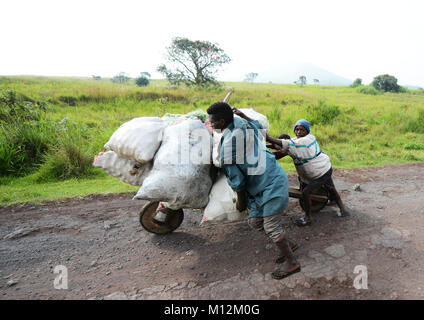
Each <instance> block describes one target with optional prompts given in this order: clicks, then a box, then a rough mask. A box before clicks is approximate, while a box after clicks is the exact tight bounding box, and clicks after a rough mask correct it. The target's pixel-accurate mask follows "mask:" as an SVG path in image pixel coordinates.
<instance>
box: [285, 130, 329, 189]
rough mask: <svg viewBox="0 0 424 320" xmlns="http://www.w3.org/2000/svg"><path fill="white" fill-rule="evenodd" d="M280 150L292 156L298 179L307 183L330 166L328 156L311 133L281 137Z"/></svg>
mask: <svg viewBox="0 0 424 320" xmlns="http://www.w3.org/2000/svg"><path fill="white" fill-rule="evenodd" d="M281 143H282V151H283V152H287V154H288V155H289V156H291V157H292V158H293V162H294V165H295V166H296V171H297V174H298V175H299V177H300V179H301V180H302V181H303V182H305V183H308V182H310V181H311V180H315V179H318V178H320V177H322V176H323V175H324V174H325V173H326V172H327V171H328V170H330V168H331V162H330V158H329V157H328V156H327V155H326V154H325V153H323V152H321V149H320V147H319V145H318V142H317V140H316V138H315V136H313V135H312V134H308V135H306V136H304V137H301V138H294V139H288V140H286V139H282V140H281Z"/></svg>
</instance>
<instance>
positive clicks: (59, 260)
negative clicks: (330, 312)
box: [0, 164, 424, 300]
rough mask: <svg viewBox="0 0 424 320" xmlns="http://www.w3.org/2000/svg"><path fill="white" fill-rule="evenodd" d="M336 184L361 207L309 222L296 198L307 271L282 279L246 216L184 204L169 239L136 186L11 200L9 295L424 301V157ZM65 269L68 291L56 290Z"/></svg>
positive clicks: (2, 261)
mask: <svg viewBox="0 0 424 320" xmlns="http://www.w3.org/2000/svg"><path fill="white" fill-rule="evenodd" d="M334 181H335V184H336V187H337V189H338V190H339V192H340V193H341V195H342V199H343V200H344V201H345V203H346V204H347V205H348V206H349V207H350V208H351V209H352V210H353V211H354V212H353V214H352V215H351V216H350V217H346V218H339V217H337V212H338V210H337V207H335V206H327V207H326V208H324V209H323V210H322V211H321V212H319V213H316V214H314V218H315V220H314V223H313V224H312V225H311V226H307V227H303V228H299V227H297V226H294V225H293V223H292V220H293V219H295V218H297V217H299V216H301V215H302V212H301V209H300V207H299V205H298V202H297V200H296V199H290V204H289V208H288V210H287V211H286V215H285V216H284V217H283V224H284V225H285V227H286V230H287V231H288V233H289V236H290V237H291V238H293V239H295V240H296V241H297V242H298V243H299V244H300V248H299V249H298V250H297V251H296V256H297V258H298V259H299V261H300V263H301V265H302V271H301V272H300V273H297V274H295V275H293V276H291V277H288V278H286V279H283V280H274V279H272V278H271V275H270V273H271V272H272V271H273V269H274V268H275V267H276V266H277V265H276V264H275V263H274V259H275V257H276V255H277V252H276V249H275V247H274V245H273V244H272V243H271V241H269V240H268V239H267V238H266V237H264V236H263V235H261V234H259V233H257V232H255V231H254V230H252V229H250V227H249V226H248V225H247V223H246V221H241V222H233V223H210V224H208V223H205V224H203V225H201V226H200V225H199V223H200V221H201V218H202V213H201V212H200V211H199V210H184V213H185V219H184V221H183V224H182V225H181V226H180V227H179V228H178V229H177V230H176V231H174V232H173V233H171V234H168V235H163V236H158V235H154V234H151V233H148V232H147V231H145V230H144V229H143V228H142V227H141V225H140V224H139V221H138V213H139V211H140V209H141V208H142V206H143V204H144V203H145V202H143V201H139V200H131V198H132V196H133V194H121V195H108V196H92V197H89V198H80V199H70V200H65V201H58V202H50V203H45V204H43V205H31V204H26V205H21V206H15V207H6V208H0V299H143V300H144V299H423V298H424V273H423V266H424V255H423V251H424V196H423V185H424V164H414V165H397V166H387V167H383V168H371V169H361V170H351V171H340V170H336V171H335V173H334ZM290 185H291V186H296V185H297V181H296V177H295V176H291V177H290ZM358 185H359V188H358ZM58 265H63V266H65V267H66V268H67V271H68V274H67V276H68V288H67V289H61V290H60V289H55V278H57V277H58V276H59V275H63V273H62V272H60V273H54V270H55V267H56V266H58ZM357 266H363V267H360V268H362V269H360V270H359V269H357V270H356V271H357V273H354V271H355V267H357ZM364 267H365V268H366V273H365V271H364V270H365V269H364ZM365 275H367V279H365V278H364V276H365ZM358 276H361V278H360V281H359V278H357V277H358ZM355 278H356V286H357V287H358V284H359V286H362V288H363V289H356V288H355V287H354V281H355ZM60 284H62V285H63V282H60V283H58V282H56V287H57V286H58V285H60ZM365 287H366V289H365Z"/></svg>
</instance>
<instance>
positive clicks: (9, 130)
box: [0, 122, 54, 176]
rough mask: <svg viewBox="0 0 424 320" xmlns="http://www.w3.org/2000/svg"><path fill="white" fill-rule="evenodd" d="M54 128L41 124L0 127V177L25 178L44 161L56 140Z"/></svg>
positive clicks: (31, 123) (32, 123)
mask: <svg viewBox="0 0 424 320" xmlns="http://www.w3.org/2000/svg"><path fill="white" fill-rule="evenodd" d="M53 130H54V129H53V128H51V127H50V126H48V125H45V124H41V123H40V122H24V123H22V124H20V125H19V126H15V125H5V124H3V125H2V126H1V127H0V135H1V136H2V139H1V140H0V169H1V170H0V176H6V175H13V176H24V175H26V174H29V173H31V172H33V171H35V170H37V168H38V165H39V164H41V163H42V161H43V154H44V153H45V152H47V150H48V149H49V146H50V145H51V144H52V142H53V141H52V140H53V139H54V134H52V133H53Z"/></svg>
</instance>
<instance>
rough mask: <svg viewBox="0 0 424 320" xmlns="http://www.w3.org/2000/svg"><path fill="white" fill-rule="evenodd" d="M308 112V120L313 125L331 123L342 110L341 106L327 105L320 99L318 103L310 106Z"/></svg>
mask: <svg viewBox="0 0 424 320" xmlns="http://www.w3.org/2000/svg"><path fill="white" fill-rule="evenodd" d="M308 113H309V115H308V120H309V122H310V123H311V125H313V124H328V123H331V122H333V120H334V119H335V118H337V117H338V116H339V114H340V113H341V111H340V107H339V106H336V105H327V104H325V103H324V102H323V101H319V102H318V105H316V106H312V107H309V108H308Z"/></svg>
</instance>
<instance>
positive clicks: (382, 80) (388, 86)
mask: <svg viewBox="0 0 424 320" xmlns="http://www.w3.org/2000/svg"><path fill="white" fill-rule="evenodd" d="M371 85H372V86H373V87H374V88H376V89H377V90H379V91H384V92H399V91H400V86H399V85H398V84H397V79H396V78H395V77H394V76H391V75H389V74H382V75H379V76H377V77H375V78H374V80H373V81H372V82H371Z"/></svg>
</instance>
